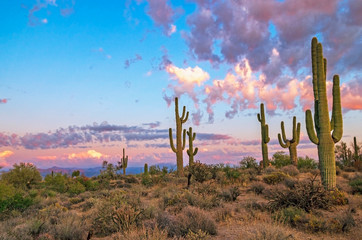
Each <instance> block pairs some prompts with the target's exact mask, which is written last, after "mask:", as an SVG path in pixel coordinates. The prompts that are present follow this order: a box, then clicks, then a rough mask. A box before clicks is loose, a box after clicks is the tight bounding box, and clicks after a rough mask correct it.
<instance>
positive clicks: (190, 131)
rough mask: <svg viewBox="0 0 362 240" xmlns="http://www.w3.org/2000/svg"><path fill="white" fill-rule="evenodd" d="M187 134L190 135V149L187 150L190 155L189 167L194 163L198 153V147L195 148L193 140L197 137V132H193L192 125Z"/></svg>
mask: <svg viewBox="0 0 362 240" xmlns="http://www.w3.org/2000/svg"><path fill="white" fill-rule="evenodd" d="M187 135H188V136H189V149H188V150H187V151H186V152H187V155H189V167H191V165H192V164H193V163H194V156H195V155H196V154H197V151H198V150H199V149H198V148H195V150H194V145H193V142H194V140H195V138H196V133H192V127H190V128H189V130H188V131H187Z"/></svg>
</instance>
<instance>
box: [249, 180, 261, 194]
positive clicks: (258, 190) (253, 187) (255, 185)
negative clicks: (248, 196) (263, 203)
mask: <svg viewBox="0 0 362 240" xmlns="http://www.w3.org/2000/svg"><path fill="white" fill-rule="evenodd" d="M264 189H265V184H264V183H261V182H256V183H253V184H251V186H250V191H252V192H254V193H255V194H256V195H260V194H262V193H263V191H264Z"/></svg>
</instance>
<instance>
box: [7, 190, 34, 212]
mask: <svg viewBox="0 0 362 240" xmlns="http://www.w3.org/2000/svg"><path fill="white" fill-rule="evenodd" d="M33 202H34V199H33V198H31V197H30V196H26V195H25V194H22V193H20V192H17V193H15V194H14V195H12V196H9V197H4V198H2V199H0V213H3V212H7V211H12V210H17V211H20V212H22V211H24V210H25V209H27V208H28V207H30V206H31V205H32V204H33Z"/></svg>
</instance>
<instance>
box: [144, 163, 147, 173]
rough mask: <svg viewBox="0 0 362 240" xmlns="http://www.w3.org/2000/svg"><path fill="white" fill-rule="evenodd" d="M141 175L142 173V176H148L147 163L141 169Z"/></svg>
mask: <svg viewBox="0 0 362 240" xmlns="http://www.w3.org/2000/svg"><path fill="white" fill-rule="evenodd" d="M143 173H144V175H148V164H147V163H145V166H144V168H143Z"/></svg>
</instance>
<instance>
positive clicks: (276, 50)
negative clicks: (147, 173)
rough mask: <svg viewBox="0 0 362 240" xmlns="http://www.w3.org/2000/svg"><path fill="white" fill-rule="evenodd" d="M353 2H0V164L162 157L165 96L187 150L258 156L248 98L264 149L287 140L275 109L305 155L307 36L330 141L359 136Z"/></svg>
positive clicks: (360, 49)
mask: <svg viewBox="0 0 362 240" xmlns="http://www.w3.org/2000/svg"><path fill="white" fill-rule="evenodd" d="M361 12H362V2H361V0H342V1H338V0H320V1H314V0H303V1H300V0H284V1H281V0H253V1H246V0H234V1H232V0H230V1H222V0H220V1H213V0H195V1H192V0H186V1H171V0H136V1H128V0H126V1H121V0H108V1H100V0H94V1H88V0H14V1H1V2H0V16H1V21H0V63H1V68H0V116H1V117H0V166H2V167H5V168H9V167H11V166H12V165H13V164H15V163H20V162H30V163H33V164H35V165H36V166H37V167H39V168H47V167H52V166H58V167H79V168H81V167H96V166H101V163H102V162H103V161H108V162H111V163H116V162H117V161H119V159H120V157H121V154H122V148H125V149H126V154H127V155H128V156H129V166H143V164H144V163H146V162H147V163H148V165H154V164H159V163H176V160H175V158H176V156H175V154H174V153H173V152H172V151H171V148H170V144H169V137H168V128H173V133H175V109H174V98H175V97H179V105H180V109H179V111H180V112H181V111H182V109H181V107H182V106H186V110H187V111H189V113H190V117H189V119H188V121H187V122H186V123H185V124H184V125H183V127H184V128H185V129H189V127H192V128H193V132H196V134H197V135H196V140H195V141H194V146H195V147H198V148H199V152H198V154H197V155H196V157H195V158H196V160H200V161H201V162H204V163H208V164H216V163H227V164H237V163H238V162H239V161H240V160H241V159H242V158H244V157H246V156H252V157H255V158H256V159H257V160H258V161H259V160H261V158H262V156H261V147H260V137H261V133H260V123H259V122H258V121H257V117H256V115H257V113H259V105H260V103H264V104H265V106H266V123H267V124H268V125H269V135H270V138H271V140H270V142H269V144H268V147H269V157H270V158H271V157H272V155H273V154H274V153H275V152H277V151H285V152H288V149H283V148H282V147H281V146H280V145H279V143H278V140H277V135H278V133H280V131H281V130H280V123H281V121H284V122H285V131H286V135H287V138H291V137H292V119H293V116H296V117H297V121H298V122H300V123H301V137H300V138H301V140H300V143H299V145H298V155H299V156H301V157H302V156H306V155H308V156H310V157H314V158H317V147H316V145H314V144H313V143H311V142H310V140H309V138H308V136H307V133H306V128H305V110H307V109H309V108H311V109H314V106H313V104H314V100H313V88H312V79H311V56H310V51H311V50H310V44H311V39H312V38H313V37H314V36H316V37H317V38H318V40H319V41H320V42H321V43H322V44H323V50H324V56H325V57H326V58H327V60H328V65H327V87H328V98H329V104H330V106H331V103H332V95H331V84H332V83H331V81H330V80H331V79H332V78H333V75H334V74H339V75H340V79H341V87H340V88H341V98H342V100H341V101H342V108H343V120H344V134H343V138H342V141H344V142H347V143H348V144H349V143H350V142H351V141H352V138H353V137H354V136H356V137H357V139H358V140H359V142H361V141H362V129H361V123H362V112H361V110H362V74H361V69H362V68H361V67H362V15H361ZM174 139H175V138H174ZM187 148H188V144H187V146H186V149H187ZM184 163H185V164H187V163H188V156H187V154H186V150H185V152H184Z"/></svg>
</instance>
